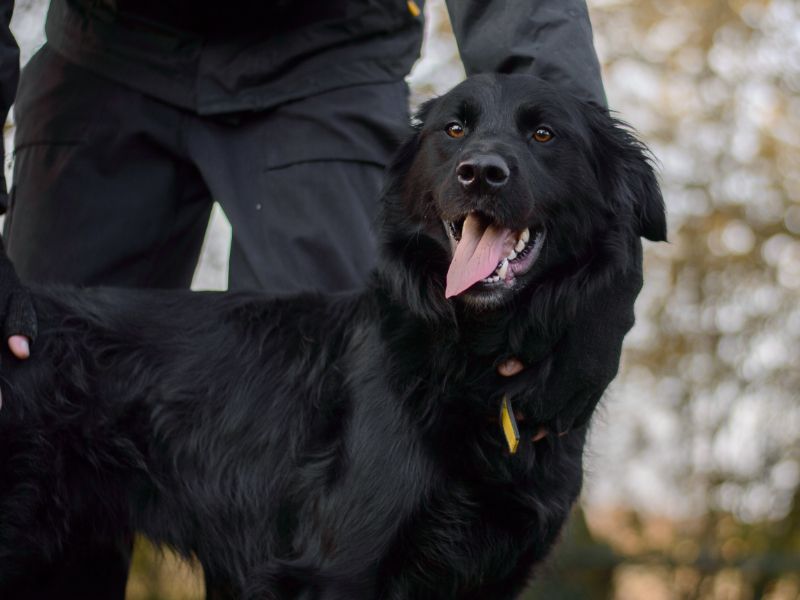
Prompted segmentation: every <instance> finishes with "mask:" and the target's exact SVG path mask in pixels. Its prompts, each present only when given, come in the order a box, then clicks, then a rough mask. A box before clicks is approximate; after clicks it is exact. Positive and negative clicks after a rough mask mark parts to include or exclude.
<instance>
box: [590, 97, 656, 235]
mask: <svg viewBox="0 0 800 600" xmlns="http://www.w3.org/2000/svg"><path fill="white" fill-rule="evenodd" d="M589 113H590V115H589V116H590V119H589V120H590V124H591V127H592V130H593V134H594V139H593V140H592V142H593V144H592V145H593V146H594V150H595V153H594V154H595V157H596V161H597V162H596V168H597V171H598V172H597V176H598V179H599V181H601V182H604V186H605V187H606V188H607V189H605V190H604V192H605V193H606V194H608V195H609V196H610V198H611V199H612V201H613V202H615V203H619V204H621V205H622V206H621V208H623V209H625V208H627V209H628V210H632V211H633V218H634V225H635V226H636V228H637V233H638V234H639V235H640V236H643V237H646V238H647V239H648V240H652V241H654V242H665V241H667V215H666V210H665V208H664V198H663V196H662V195H661V186H659V184H658V179H657V178H656V174H655V170H654V169H653V160H652V155H651V154H650V151H649V150H648V149H647V147H646V146H645V145H644V144H643V143H642V142H641V141H640V140H638V139H637V138H636V136H635V135H634V134H633V133H632V132H631V128H630V127H629V126H628V125H627V124H625V123H623V122H622V121H620V120H618V119H615V118H613V117H612V116H611V115H610V114H609V113H608V110H606V109H605V108H600V107H597V106H592V107H591V108H590V109H589Z"/></svg>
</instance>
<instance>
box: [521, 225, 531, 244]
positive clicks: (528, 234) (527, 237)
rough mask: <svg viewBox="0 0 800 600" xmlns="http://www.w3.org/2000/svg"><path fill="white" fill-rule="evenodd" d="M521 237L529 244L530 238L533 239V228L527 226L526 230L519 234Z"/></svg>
mask: <svg viewBox="0 0 800 600" xmlns="http://www.w3.org/2000/svg"><path fill="white" fill-rule="evenodd" d="M519 239H520V240H522V241H523V242H524V243H526V244H527V243H528V240H530V239H531V230H530V229H528V228H527V227H526V228H525V231H523V232H522V235H520V236H519Z"/></svg>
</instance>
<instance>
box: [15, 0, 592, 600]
mask: <svg viewBox="0 0 800 600" xmlns="http://www.w3.org/2000/svg"><path fill="white" fill-rule="evenodd" d="M12 8H13V2H10V1H8V0H6V1H5V2H3V4H2V8H1V9H0V114H2V115H3V116H5V115H6V114H7V112H8V109H9V107H10V105H11V103H12V102H13V101H14V100H15V98H16V104H15V117H16V122H17V132H16V137H15V147H14V154H15V162H14V178H13V186H12V188H11V190H10V193H9V194H8V196H7V197H6V194H5V185H4V183H3V182H0V190H1V191H2V196H0V200H2V204H3V207H4V208H5V207H7V216H6V223H5V231H4V237H5V242H6V247H7V250H8V254H9V256H10V257H11V258H12V259H13V261H14V264H15V265H16V268H17V270H18V272H19V274H20V277H21V278H22V279H23V280H28V281H40V282H64V283H71V284H78V285H96V284H103V285H118V286H131V287H153V288H185V287H188V286H189V284H190V282H191V279H192V274H193V272H194V269H195V265H196V262H197V258H198V255H199V251H200V246H201V243H202V239H203V235H204V232H205V229H206V225H207V222H208V217H209V211H210V208H211V205H212V201H214V200H216V201H218V202H219V203H220V204H221V206H222V208H223V209H224V211H225V213H226V215H227V217H228V219H229V220H230V222H231V225H232V229H233V240H232V246H231V258H230V276H229V287H230V288H231V289H244V288H256V289H263V290H266V291H267V292H269V293H281V294H283V293H294V292H298V291H303V290H317V291H326V292H332V291H339V290H347V289H353V288H357V287H359V286H360V285H361V284H362V283H363V282H364V280H365V278H366V276H367V274H368V273H369V272H370V270H371V268H372V267H373V265H374V263H375V256H374V254H375V237H374V232H373V230H372V223H373V218H374V216H375V213H376V209H377V199H378V196H379V189H380V186H381V181H382V172H383V169H384V167H385V165H386V164H387V161H388V159H389V157H390V155H391V154H392V152H393V150H394V149H395V145H396V143H397V142H398V141H399V140H400V139H401V137H402V136H403V135H404V133H405V131H406V129H407V125H408V107H407V87H406V84H405V81H404V77H405V76H406V75H407V74H408V73H409V71H410V69H411V67H412V65H413V63H414V61H415V60H416V59H417V58H418V56H419V50H420V45H421V41H422V32H423V20H422V9H423V8H424V7H423V3H422V2H421V1H418V2H413V1H406V0H384V1H382V2H378V1H375V0H325V1H322V0H310V1H307V2H297V1H293V0H291V1H289V0H276V1H273V2H258V1H251V2H248V1H242V0H233V2H230V3H227V4H224V5H223V6H222V7H220V5H219V3H203V2H191V1H188V0H52V2H51V4H50V9H49V13H48V17H47V22H46V34H47V43H46V44H45V45H44V47H43V48H42V49H41V50H39V52H38V53H37V54H36V55H35V56H34V57H33V59H32V60H31V61H30V63H29V64H28V65H27V66H26V68H25V69H24V70H23V72H22V76H21V79H20V81H19V89H18V90H17V79H18V74H19V58H18V48H17V46H16V43H15V42H14V39H13V37H12V36H11V34H10V31H9V29H8V24H9V21H10V18H11V14H12ZM448 10H449V13H450V17H451V21H452V23H453V29H454V32H455V36H456V41H457V43H458V47H459V50H460V54H461V58H462V60H463V62H464V66H465V68H466V71H467V74H473V73H480V72H519V73H530V74H532V75H538V76H540V77H542V78H544V79H547V80H549V81H550V82H553V83H555V84H559V85H562V86H563V87H565V88H566V89H568V90H570V91H571V92H572V93H573V94H575V95H577V96H579V97H581V98H583V99H585V100H588V101H591V102H594V103H596V104H598V105H601V106H604V105H605V97H604V93H603V87H602V81H601V77H600V68H599V64H598V60H597V57H596V55H595V52H594V48H593V45H592V31H591V24H590V21H589V16H588V12H587V7H586V4H585V2H584V0H506V1H504V2H486V1H485V0H449V1H448ZM3 308H5V307H4V306H0V311H2V310H3ZM18 313H19V311H17V310H16V309H15V307H14V306H13V305H11V304H10V305H9V307H8V308H7V312H6V313H2V312H0V320H3V315H4V314H5V315H8V318H10V316H11V315H13V314H18ZM602 317H603V316H602V315H598V316H597V319H598V321H602ZM5 331H6V334H7V335H8V334H10V333H25V332H26V331H27V330H24V329H20V328H17V329H14V325H13V323H12V324H11V325H10V326H9V322H8V320H6V329H5ZM19 340H20V338H19V337H17V338H16V343H17V344H18V343H19ZM12 343H14V342H12ZM12 350H13V351H14V352H15V354H17V355H18V356H20V357H24V356H27V354H28V350H27V348H20V347H19V346H18V345H17V346H12ZM34 353H35V348H34ZM514 372H516V371H515V369H514V368H511V369H510V370H509V371H508V373H504V374H508V375H513V373H514ZM85 525H87V526H86V527H82V528H79V527H76V531H75V535H74V540H73V543H72V544H71V545H70V547H68V548H65V549H64V555H63V556H59V557H53V561H52V563H51V564H41V565H31V566H30V567H31V568H30V574H31V578H30V581H31V583H30V590H29V593H27V595H26V598H66V597H69V598H73V597H74V598H105V599H108V598H123V597H124V590H125V582H126V578H127V570H128V562H129V554H130V547H129V546H126V547H118V548H107V547H102V546H100V545H99V544H97V543H96V542H95V541H94V540H93V539H92V533H91V527H90V526H88V525H89V524H85Z"/></svg>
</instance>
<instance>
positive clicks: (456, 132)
mask: <svg viewBox="0 0 800 600" xmlns="http://www.w3.org/2000/svg"><path fill="white" fill-rule="evenodd" d="M444 130H445V131H446V132H447V135H449V136H450V137H451V138H462V137H464V133H465V131H464V126H463V125H462V124H461V123H455V122H453V123H450V124H448V125H447V127H445V128H444Z"/></svg>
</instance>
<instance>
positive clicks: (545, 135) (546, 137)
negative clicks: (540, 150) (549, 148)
mask: <svg viewBox="0 0 800 600" xmlns="http://www.w3.org/2000/svg"><path fill="white" fill-rule="evenodd" d="M533 139H534V140H536V141H537V142H539V143H541V144H543V143H545V142H549V141H550V140H552V139H553V132H552V131H551V130H550V129H548V128H547V127H537V128H536V131H534V132H533Z"/></svg>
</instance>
